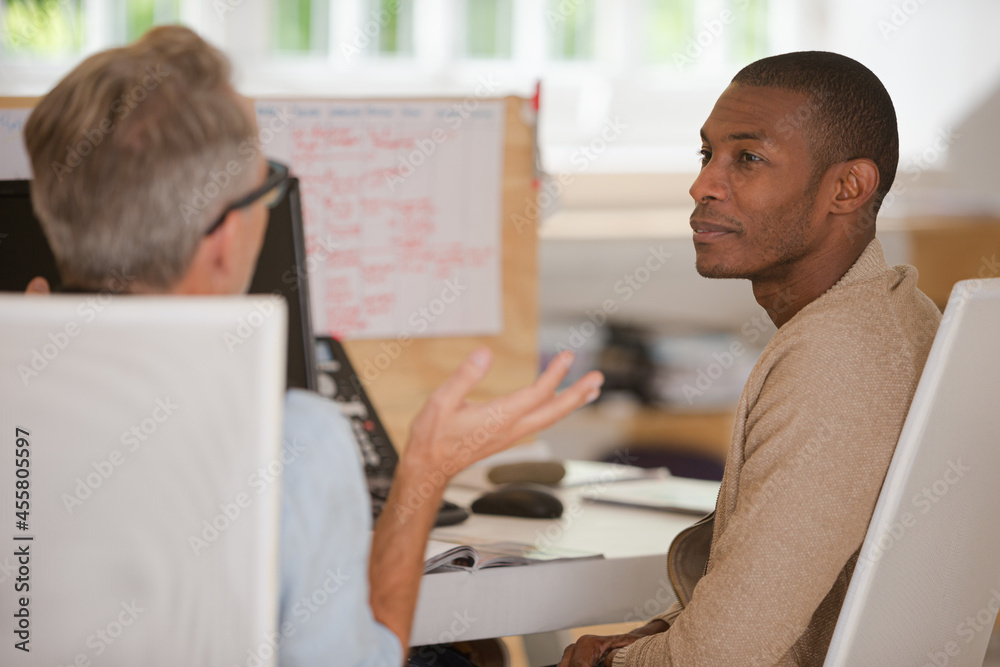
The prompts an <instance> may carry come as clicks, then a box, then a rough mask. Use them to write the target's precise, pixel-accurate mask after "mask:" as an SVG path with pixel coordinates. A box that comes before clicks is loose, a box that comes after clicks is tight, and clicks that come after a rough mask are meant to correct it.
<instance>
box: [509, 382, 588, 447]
mask: <svg viewBox="0 0 1000 667" xmlns="http://www.w3.org/2000/svg"><path fill="white" fill-rule="evenodd" d="M603 383H604V376H603V375H602V374H601V373H600V372H598V371H591V372H590V373H587V374H586V375H584V376H583V377H582V378H580V379H579V380H577V381H576V382H574V383H573V385H572V386H571V387H569V388H568V389H565V390H563V391H561V392H560V393H559V394H557V395H555V396H553V397H551V398H550V399H549V400H547V401H545V402H544V403H542V404H541V405H539V406H537V407H536V408H535V409H534V410H532V411H531V412H529V413H528V414H526V415H524V416H522V417H521V418H520V419H519V420H518V421H517V423H516V425H515V426H514V427H513V428H512V430H511V435H510V437H511V439H512V440H515V441H516V440H519V439H521V438H523V437H524V436H526V435H530V434H531V433H534V432H536V431H540V430H542V429H545V428H548V427H549V426H551V425H552V424H554V423H556V422H557V421H559V420H560V419H562V418H563V417H565V416H566V415H568V414H569V413H571V412H573V411H574V410H576V409H577V408H579V407H581V406H584V405H586V404H587V403H590V402H592V401H593V400H595V399H596V398H597V397H598V396H599V395H600V393H601V385H602V384H603Z"/></svg>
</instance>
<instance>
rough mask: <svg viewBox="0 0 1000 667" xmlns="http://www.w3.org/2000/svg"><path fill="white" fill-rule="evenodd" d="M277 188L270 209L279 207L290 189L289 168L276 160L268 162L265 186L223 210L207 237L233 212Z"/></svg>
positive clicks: (206, 234) (209, 229) (268, 205)
mask: <svg viewBox="0 0 1000 667" xmlns="http://www.w3.org/2000/svg"><path fill="white" fill-rule="evenodd" d="M275 188H279V190H278V192H276V193H275V195H274V198H273V199H272V200H271V201H269V202H267V207H268V208H274V207H275V206H277V205H278V202H280V201H281V200H282V198H283V197H284V196H285V190H287V189H288V167H287V166H285V165H283V164H281V163H280V162H275V161H274V160H268V161H267V178H266V179H264V183H263V185H261V186H260V187H259V188H256V189H254V190H252V191H250V192H249V193H248V194H246V195H245V196H243V197H240V198H239V199H237V200H236V201H234V202H233V203H232V204H230V205H229V206H227V207H226V208H225V209H223V211H222V213H221V214H220V215H219V217H218V219H216V221H215V222H213V223H212V224H211V225H210V226H209V228H208V229H206V230H205V236H211V235H212V234H213V233H215V230H217V229H218V228H219V227H220V226H222V223H223V221H224V220H225V219H226V216H227V215H229V214H230V213H231V212H232V211H237V210H239V209H241V208H245V207H247V206H249V205H250V204H252V203H254V202H255V201H257V200H258V199H260V198H261V197H263V196H264V195H266V194H267V193H269V192H271V191H272V190H274V189H275Z"/></svg>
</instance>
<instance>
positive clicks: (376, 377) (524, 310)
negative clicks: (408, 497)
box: [344, 97, 538, 450]
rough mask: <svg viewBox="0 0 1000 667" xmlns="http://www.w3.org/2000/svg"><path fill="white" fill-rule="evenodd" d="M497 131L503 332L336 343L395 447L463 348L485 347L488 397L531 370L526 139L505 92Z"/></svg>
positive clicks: (533, 290)
mask: <svg viewBox="0 0 1000 667" xmlns="http://www.w3.org/2000/svg"><path fill="white" fill-rule="evenodd" d="M505 101H506V106H507V124H506V131H505V134H504V163H503V190H502V197H503V213H502V218H501V228H502V238H503V257H502V271H503V331H502V332H501V333H500V335H497V336H470V337H462V338H420V339H411V340H409V341H405V342H404V343H400V342H397V341H396V340H393V339H390V340H354V341H345V343H344V347H345V348H346V349H347V353H348V354H349V355H350V356H351V361H352V362H353V363H354V366H355V368H356V370H357V371H358V373H359V374H360V375H361V376H362V380H363V382H364V385H365V388H366V389H367V390H368V392H369V394H370V395H371V398H372V402H373V403H374V404H375V408H376V410H378V412H379V415H380V416H381V418H382V421H383V423H384V424H385V427H386V429H387V430H388V431H389V435H390V437H391V438H392V440H393V442H394V443H395V445H396V448H397V449H399V450H402V449H403V448H404V447H405V445H406V439H407V437H408V434H409V425H410V422H411V421H412V419H413V417H414V415H416V413H417V412H418V411H419V409H420V407H421V406H422V405H423V404H424V401H425V400H426V399H427V397H428V395H429V394H430V393H431V391H433V390H434V388H435V387H437V386H438V385H440V384H441V383H442V382H443V381H444V380H445V378H447V377H448V375H449V374H450V373H451V372H452V371H453V370H454V369H455V367H456V366H457V365H458V364H459V362H461V361H462V359H463V358H465V355H467V354H468V353H469V352H471V351H472V350H473V349H475V348H476V347H478V346H480V345H488V346H490V347H491V348H492V349H493V355H494V361H493V368H492V369H491V371H490V373H489V375H488V376H487V377H486V379H485V380H484V381H483V383H482V385H481V386H480V387H479V388H478V389H477V391H476V392H474V393H473V395H472V398H473V399H474V400H489V399H491V398H495V397H497V396H501V395H503V394H506V393H508V392H510V391H513V390H514V389H517V388H519V387H522V386H524V385H526V384H529V383H530V382H532V380H534V378H535V375H536V374H537V368H538V346H537V342H536V333H537V330H538V266H537V249H538V237H537V233H536V224H535V217H534V215H533V214H534V213H535V209H534V206H533V202H534V200H535V190H534V186H533V177H534V137H533V133H532V128H531V126H530V125H529V124H528V123H526V122H525V121H524V120H523V119H522V116H521V105H522V104H523V103H524V101H523V100H521V99H520V98H516V97H508V98H507V99H506V100H505Z"/></svg>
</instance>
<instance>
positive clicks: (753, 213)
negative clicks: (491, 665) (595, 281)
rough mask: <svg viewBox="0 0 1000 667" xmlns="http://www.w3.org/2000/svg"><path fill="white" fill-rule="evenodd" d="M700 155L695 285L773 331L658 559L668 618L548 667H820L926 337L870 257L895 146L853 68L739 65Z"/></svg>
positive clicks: (930, 315) (899, 286)
mask: <svg viewBox="0 0 1000 667" xmlns="http://www.w3.org/2000/svg"><path fill="white" fill-rule="evenodd" d="M701 136H702V150H701V153H702V157H703V159H702V168H701V173H700V174H699V176H698V178H697V179H696V180H695V182H694V185H692V186H691V196H692V197H693V198H694V200H695V210H694V212H693V213H692V215H691V227H692V228H693V230H694V244H695V250H696V253H697V268H698V272H699V273H700V274H701V275H703V276H706V277H709V278H746V279H749V280H750V281H751V283H752V285H753V293H754V297H755V298H756V300H757V302H758V303H759V304H760V305H761V306H762V307H764V309H765V310H766V311H767V313H768V315H769V316H770V318H771V320H772V321H773V322H774V324H775V325H776V326H777V327H778V331H777V333H776V334H775V335H774V337H773V339H772V340H771V342H770V343H769V344H768V346H767V348H766V349H765V350H764V352H763V354H762V355H761V357H760V360H759V361H758V362H757V365H756V366H755V367H754V369H753V372H752V373H751V374H750V378H749V379H748V380H747V383H746V386H745V388H744V390H743V395H742V397H741V398H740V403H739V407H738V408H737V413H736V423H735V426H734V429H733V436H732V443H731V445H730V449H729V454H728V459H727V461H726V470H725V475H724V477H723V482H722V489H721V491H720V494H719V499H718V502H717V505H716V511H715V513H714V521H713V520H712V517H708V518H706V520H704V521H702V522H699V524H696V526H694V527H692V528H690V529H688V530H687V531H685V532H684V533H682V534H681V535H679V536H678V537H677V539H675V541H674V543H673V544H672V545H671V548H670V552H669V554H668V557H667V561H668V563H667V570H668V575H669V576H670V579H671V581H672V582H673V584H674V588H675V591H676V593H677V597H678V600H679V602H678V603H677V604H675V605H674V606H673V607H671V608H670V609H669V610H668V611H667V612H666V613H664V614H661V615H660V616H658V617H656V618H654V619H653V620H651V621H650V622H649V623H648V624H647V625H645V626H644V627H642V628H639V629H637V630H634V631H632V632H630V633H628V634H625V635H616V636H611V637H593V636H587V637H583V638H581V640H580V641H579V642H577V643H576V644H574V645H572V646H570V647H568V648H567V649H566V652H565V653H564V655H563V659H562V661H561V662H560V667H577V666H579V665H608V666H610V665H613V666H614V667H624V666H629V667H631V666H633V665H644V666H647V665H648V666H652V665H656V666H663V665H683V666H684V667H693V666H703V665H710V666H716V665H718V666H720V667H723V666H725V667H728V666H733V665H740V666H742V665H821V664H822V663H823V659H824V657H825V655H826V651H827V648H828V647H829V643H830V638H831V636H832V634H833V629H834V627H835V625H836V622H837V616H838V614H839V612H840V607H841V604H842V603H843V600H844V595H845V593H846V591H847V586H848V583H849V581H850V578H851V573H852V572H853V571H854V566H855V564H856V562H857V559H858V554H859V551H860V548H861V543H862V541H863V540H864V536H865V532H866V531H867V528H868V523H869V521H870V519H871V515H872V512H873V511H874V508H875V503H876V500H877V499H878V495H879V491H880V489H881V486H882V480H883V478H884V477H885V473H886V470H887V469H888V466H889V461H890V459H891V458H892V453H893V450H894V448H895V446H896V441H897V439H898V437H899V433H900V430H901V429H902V426H903V421H904V419H905V418H906V413H907V410H908V408H909V405H910V400H911V398H912V396H913V392H914V390H915V389H916V385H917V381H918V380H919V378H920V373H921V370H922V368H923V365H924V361H925V360H926V358H927V354H928V352H929V350H930V345H931V342H932V340H933V338H934V334H935V332H936V330H937V325H938V322H939V320H940V313H939V312H938V310H937V308H936V307H935V306H934V304H933V303H932V302H931V301H930V300H929V299H928V298H927V297H926V296H925V295H924V294H923V293H922V292H920V291H919V290H918V289H917V287H916V282H917V272H916V270H915V269H913V267H909V266H896V267H889V266H888V265H887V264H886V263H885V260H884V258H883V256H882V248H881V245H880V244H879V242H878V241H877V240H876V239H875V224H874V222H875V216H876V214H877V213H878V208H879V205H880V204H881V202H882V200H883V198H884V197H885V195H886V193H888V191H889V188H890V186H891V185H892V181H893V178H894V176H895V172H896V164H897V160H898V145H899V142H898V135H897V130H896V117H895V112H894V110H893V106H892V101H891V100H890V98H889V95H888V93H887V92H886V90H885V88H884V87H883V85H882V84H881V82H880V81H879V80H878V78H877V77H876V76H875V75H874V74H873V73H872V72H870V71H869V70H868V69H867V68H865V67H864V66H863V65H861V64H860V63H857V62H855V61H853V60H851V59H850V58H846V57H844V56H839V55H836V54H831V53H822V52H808V53H791V54H785V55H781V56H775V57H772V58H766V59H764V60H760V61H758V62H755V63H753V64H751V65H749V66H747V67H746V68H744V69H743V70H742V71H740V73H739V74H737V75H736V77H735V78H734V79H733V81H732V83H731V85H730V86H729V87H728V88H727V89H726V90H725V91H724V92H723V93H722V95H721V97H720V98H719V100H718V102H717V103H716V105H715V108H714V109H713V110H712V113H711V115H710V116H709V118H708V120H707V121H706V122H705V125H704V127H703V128H702V131H701Z"/></svg>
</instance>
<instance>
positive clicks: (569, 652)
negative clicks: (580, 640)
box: [556, 644, 576, 667]
mask: <svg viewBox="0 0 1000 667" xmlns="http://www.w3.org/2000/svg"><path fill="white" fill-rule="evenodd" d="M575 646H576V644H570V645H569V646H567V647H566V650H565V651H563V654H562V657H561V658H559V664H558V665H556V667H569V661H570V660H572V659H573V648H574V647H575Z"/></svg>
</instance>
